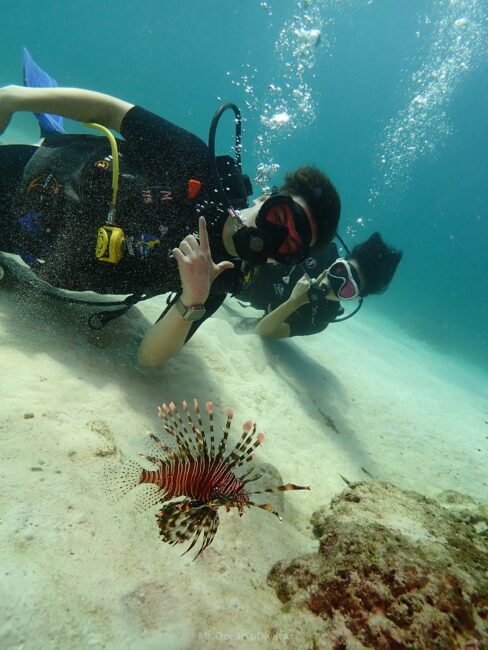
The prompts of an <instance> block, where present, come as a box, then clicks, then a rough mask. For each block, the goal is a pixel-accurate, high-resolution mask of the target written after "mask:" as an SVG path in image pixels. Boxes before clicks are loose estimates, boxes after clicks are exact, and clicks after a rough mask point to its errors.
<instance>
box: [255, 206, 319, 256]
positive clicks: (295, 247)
mask: <svg viewBox="0 0 488 650" xmlns="http://www.w3.org/2000/svg"><path fill="white" fill-rule="evenodd" d="M271 196H272V195H271ZM280 197H283V200H281V201H280V200H279V199H280ZM268 199H270V195H269V194H268V195H263V196H260V197H259V198H257V199H255V200H254V205H253V207H252V208H249V209H248V210H247V211H246V213H247V214H246V219H245V224H246V226H255V225H256V218H257V216H258V214H259V211H260V210H261V207H262V206H263V203H265V202H266V201H268ZM269 203H271V205H270V207H269V209H268V210H267V212H266V216H265V220H266V222H268V223H270V224H273V225H277V226H282V227H284V228H286V229H287V230H288V236H287V238H286V239H285V241H284V242H283V243H282V244H281V246H280V253H281V254H282V256H284V257H290V258H291V259H293V256H295V255H297V256H298V255H300V251H302V249H305V250H307V251H308V247H309V246H313V244H315V242H316V241H317V225H316V223H315V220H314V218H313V217H312V213H311V210H310V208H309V206H308V204H307V202H306V201H305V200H304V199H303V198H302V197H301V196H296V195H292V196H289V195H276V200H275V201H269ZM293 204H296V205H295V206H293ZM297 206H299V208H301V210H302V211H303V213H304V214H305V217H306V220H308V223H309V225H310V230H311V239H310V236H309V237H308V238H307V239H309V240H310V243H308V242H307V244H305V245H304V242H303V241H302V238H301V236H300V234H299V233H298V232H297V229H296V228H295V219H296V217H295V212H296V210H297V209H298V208H297ZM305 217H303V218H305ZM269 261H272V262H274V260H271V259H270V260H269Z"/></svg>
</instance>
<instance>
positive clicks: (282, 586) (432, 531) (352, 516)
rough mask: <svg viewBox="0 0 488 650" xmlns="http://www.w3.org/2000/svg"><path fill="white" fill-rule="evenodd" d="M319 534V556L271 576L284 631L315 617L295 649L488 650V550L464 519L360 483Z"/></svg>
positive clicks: (325, 511)
mask: <svg viewBox="0 0 488 650" xmlns="http://www.w3.org/2000/svg"><path fill="white" fill-rule="evenodd" d="M451 504H452V500H451ZM312 525H313V528H314V532H315V534H316V536H317V537H319V540H320V543H319V550H318V553H317V554H313V555H309V556H304V557H302V558H298V559H296V560H294V561H292V562H291V563H286V562H281V563H278V564H277V565H276V566H275V567H274V568H273V569H272V571H271V573H270V575H269V584H270V585H271V586H273V587H274V588H275V590H276V593H277V595H278V598H279V599H280V600H281V601H282V602H283V603H286V610H287V612H288V613H284V614H283V627H286V626H287V624H288V622H289V621H287V617H290V614H291V612H293V618H294V623H293V625H295V624H296V617H297V616H299V615H301V616H302V617H305V618H306V617H307V616H310V614H307V612H308V613H310V612H312V613H313V615H315V621H313V622H312V621H311V620H310V618H309V619H308V623H307V622H304V621H302V626H301V629H302V630H305V633H304V637H303V639H302V640H297V642H298V645H297V647H316V648H336V649H340V648H344V649H349V648H351V649H352V648H365V647H366V648H375V649H378V650H381V649H383V648H384V649H385V650H386V649H388V650H389V649H391V648H394V649H398V650H407V649H410V648H415V649H416V650H422V649H424V648H425V649H426V650H427V649H429V650H430V649H433V648H438V649H439V650H441V649H442V650H448V649H450V648H452V649H454V648H464V647H470V644H473V645H472V647H474V648H480V649H481V648H488V616H487V613H488V573H487V567H488V544H487V543H486V539H485V537H484V536H482V535H480V534H478V533H477V531H476V529H475V528H474V526H473V525H470V523H469V521H468V518H467V517H466V514H465V511H463V512H461V513H459V514H458V513H456V511H455V510H453V508H452V507H450V508H449V510H447V509H446V508H445V507H443V506H442V505H441V504H440V503H439V502H437V501H436V500H433V499H427V498H426V497H424V496H422V495H420V494H416V493H415V492H405V491H402V490H400V489H398V488H395V487H394V486H392V485H389V484H385V483H357V484H354V485H351V487H350V488H349V489H348V490H346V491H345V492H344V493H343V494H341V495H340V496H339V497H336V498H335V499H334V500H333V501H332V504H331V507H330V508H329V507H327V508H322V509H321V510H319V511H318V512H316V513H315V514H314V516H313V517H312ZM317 621H319V624H318V625H317ZM320 621H322V623H320ZM293 625H292V624H291V623H290V628H292V627H293ZM307 629H308V630H309V631H310V630H313V631H311V632H310V633H309V635H308V636H307V632H306V630H307ZM300 644H301V645H300Z"/></svg>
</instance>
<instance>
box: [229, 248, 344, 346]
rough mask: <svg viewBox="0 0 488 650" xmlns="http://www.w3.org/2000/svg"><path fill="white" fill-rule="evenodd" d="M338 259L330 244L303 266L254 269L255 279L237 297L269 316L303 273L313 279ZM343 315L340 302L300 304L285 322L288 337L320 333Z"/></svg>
mask: <svg viewBox="0 0 488 650" xmlns="http://www.w3.org/2000/svg"><path fill="white" fill-rule="evenodd" d="M338 257H339V253H338V250H337V246H336V245H335V244H329V245H328V246H327V248H325V249H324V250H323V251H320V252H318V253H317V254H315V255H313V256H312V255H311V256H310V257H308V258H307V259H306V260H305V262H303V264H300V265H298V266H294V267H292V268H290V267H287V266H282V265H273V266H271V265H269V264H267V265H265V266H261V267H259V269H256V272H255V277H254V278H253V280H252V281H251V282H249V284H247V286H246V287H245V288H244V289H243V291H241V292H240V293H239V295H238V298H240V299H241V300H245V301H247V302H250V303H251V305H252V306H253V307H255V308H256V309H263V310H264V311H266V312H267V313H269V312H271V311H273V310H274V309H276V307H278V306H279V305H281V304H282V303H283V302H284V301H285V300H287V299H288V298H289V297H290V295H291V292H292V290H293V287H294V286H295V284H296V283H297V282H298V280H299V279H300V278H301V277H302V276H303V274H304V273H305V272H306V273H308V274H309V275H310V277H313V278H316V277H317V276H318V275H319V274H320V273H322V271H324V269H326V268H328V267H329V266H330V265H331V264H332V262H334V261H335V260H336V259H337V258H338ZM342 313H343V309H342V307H341V304H340V302H338V301H337V300H324V301H323V302H322V303H320V304H317V305H311V304H310V303H307V304H306V305H302V306H301V307H299V308H298V309H297V310H296V311H295V312H293V314H291V315H290V316H288V318H287V319H286V321H285V322H286V323H288V325H289V326H290V336H306V335H309V334H317V333H318V332H322V331H323V330H324V329H325V328H326V327H327V325H328V324H329V323H330V322H331V321H333V320H334V319H335V318H336V317H338V316H340V315H341V314H342Z"/></svg>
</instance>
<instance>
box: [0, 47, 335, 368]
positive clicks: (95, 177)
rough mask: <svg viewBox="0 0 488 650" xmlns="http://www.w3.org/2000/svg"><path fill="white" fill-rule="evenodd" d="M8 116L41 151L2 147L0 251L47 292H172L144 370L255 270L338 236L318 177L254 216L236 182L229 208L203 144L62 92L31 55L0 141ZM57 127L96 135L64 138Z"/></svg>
mask: <svg viewBox="0 0 488 650" xmlns="http://www.w3.org/2000/svg"><path fill="white" fill-rule="evenodd" d="M17 111H29V112H34V113H35V114H36V115H37V117H38V121H39V124H40V126H41V134H42V135H45V138H44V140H43V141H42V144H41V145H40V146H30V145H3V146H0V169H1V174H0V250H2V251H4V252H9V253H14V254H17V255H19V256H20V257H21V258H22V259H23V260H24V262H26V263H27V264H28V265H29V266H30V267H31V269H32V270H33V271H34V272H35V273H36V274H37V275H38V277H40V278H41V279H42V280H44V281H45V282H47V283H49V285H52V286H53V287H57V288H64V289H69V290H72V291H87V290H88V291H95V292H98V293H102V294H121V295H127V294H128V295H129V300H128V302H127V305H128V306H130V305H131V304H134V303H135V302H137V300H140V299H142V298H146V297H151V296H156V295H160V294H163V293H167V292H175V293H176V296H175V297H173V299H172V300H171V301H170V302H169V303H168V305H167V307H166V309H165V310H164V312H163V313H162V315H161V317H160V319H159V320H158V321H157V322H156V323H155V324H154V326H153V327H152V328H151V329H150V330H149V331H148V332H147V333H146V335H145V336H144V338H143V340H142V342H141V345H140V347H139V355H138V360H139V362H140V363H141V364H142V365H147V366H154V365H158V364H161V363H163V362H164V361H165V360H167V359H168V358H169V357H171V356H173V355H175V354H177V353H178V351H179V350H180V349H181V347H182V346H183V345H184V343H185V342H186V341H187V340H188V339H189V338H190V337H191V336H192V335H193V334H194V332H195V331H196V329H197V328H198V327H199V326H200V324H201V323H202V322H203V321H204V320H205V319H206V318H208V317H209V316H210V315H211V314H212V313H214V312H215V310H216V309H217V308H218V307H219V306H220V304H221V303H222V302H223V300H224V299H225V296H226V295H227V294H228V293H232V294H235V293H237V292H238V291H239V290H240V289H241V288H242V285H243V281H244V280H243V278H244V277H245V276H246V274H247V273H248V272H249V269H250V268H253V267H254V266H255V265H261V264H264V263H266V262H267V261H268V260H275V261H277V262H279V263H281V264H285V265H293V264H298V263H300V262H302V261H303V260H305V259H306V258H307V257H308V256H309V254H310V251H314V250H317V249H319V248H320V247H322V246H325V245H326V244H327V243H328V242H329V241H330V240H331V239H332V237H333V235H334V233H335V231H336V228H337V224H338V220H339V215H340V199H339V196H338V194H337V191H336V189H335V188H334V186H333V184H332V183H331V182H330V180H329V179H328V178H327V177H326V176H325V175H324V174H323V173H322V172H321V171H319V170H318V169H316V168H313V167H301V168H299V169H298V170H297V171H295V172H292V173H289V174H287V175H286V177H285V181H284V184H283V186H282V187H281V188H280V190H279V192H278V193H275V194H274V195H273V196H271V197H269V199H268V200H267V201H265V202H264V203H262V205H260V206H252V207H250V208H248V207H246V206H247V205H248V204H247V196H248V195H249V194H250V192H251V190H250V188H249V187H248V185H246V183H245V182H242V179H240V181H241V185H242V186H243V187H244V195H243V196H242V195H241V197H240V198H239V200H238V201H237V203H236V204H234V205H233V204H232V203H231V201H230V200H229V197H228V196H227V194H226V191H225V189H224V187H227V186H228V185H229V184H230V185H232V184H235V183H234V182H233V179H232V178H231V177H232V176H233V175H234V176H235V170H234V169H233V168H232V165H230V163H229V161H227V163H229V164H228V167H226V164H224V165H221V166H220V169H218V167H217V166H216V165H215V160H214V157H213V156H212V155H211V154H210V149H209V147H208V146H207V145H206V144H205V143H204V142H203V141H202V140H200V138H198V137H197V136H195V135H193V134H192V133H190V132H188V131H186V130H184V129H182V128H180V127H178V126H176V125H174V124H172V123H170V122H168V121H167V120H165V119H163V118H162V117H159V116H158V115H155V114H153V113H151V112H150V111H148V110H146V109H144V108H142V107H140V106H135V105H133V104H130V103H128V102H126V101H123V100H121V99H117V98H115V97H111V96H109V95H105V94H101V93H98V92H92V91H88V90H81V89H77V88H60V87H58V86H57V84H56V82H55V81H54V80H53V79H52V78H51V77H49V76H48V75H47V74H46V73H44V71H42V70H41V69H40V68H39V67H38V66H37V65H36V64H35V63H34V61H33V60H32V59H31V57H30V56H29V54H28V52H27V51H26V50H24V86H15V85H11V86H6V87H3V88H0V134H1V133H3V132H4V131H5V129H6V128H7V126H8V124H9V122H10V119H11V117H12V115H13V114H14V113H15V112H17ZM63 117H65V118H69V119H73V120H77V121H79V122H83V123H88V126H90V127H93V128H96V129H98V131H101V132H102V134H101V135H85V134H80V135H76V134H67V133H65V132H64V126H63V123H62V118H63ZM110 130H114V131H117V132H119V133H120V134H121V135H122V138H123V139H118V140H116V139H115V138H114V137H113V134H112V133H111V132H110ZM229 158H230V157H229ZM224 162H225V161H224ZM237 171H238V172H239V170H237ZM228 177H229V178H228ZM237 181H239V179H237ZM237 184H238V185H239V182H237ZM175 261H176V263H175Z"/></svg>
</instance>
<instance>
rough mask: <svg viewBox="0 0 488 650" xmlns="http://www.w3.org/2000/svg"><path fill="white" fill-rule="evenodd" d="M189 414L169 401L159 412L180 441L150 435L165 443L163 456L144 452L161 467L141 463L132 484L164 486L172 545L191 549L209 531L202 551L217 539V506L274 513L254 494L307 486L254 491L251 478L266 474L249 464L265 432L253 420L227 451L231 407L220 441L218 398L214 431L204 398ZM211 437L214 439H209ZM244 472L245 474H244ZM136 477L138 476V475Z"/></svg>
mask: <svg viewBox="0 0 488 650" xmlns="http://www.w3.org/2000/svg"><path fill="white" fill-rule="evenodd" d="M182 406H183V412H184V419H183V418H182V417H181V416H180V414H179V412H178V410H177V408H176V406H175V404H174V403H173V402H170V404H169V405H166V404H163V405H162V406H161V407H160V408H159V409H158V415H159V417H160V418H161V419H162V420H163V422H164V424H163V428H164V430H165V431H166V432H167V433H169V434H170V435H171V436H172V437H173V438H174V440H175V442H176V449H172V448H170V447H168V446H167V445H165V444H164V443H163V442H162V441H161V440H160V439H159V438H158V437H157V436H155V435H154V434H150V437H151V439H152V440H153V441H154V442H155V443H156V445H157V446H158V448H159V454H158V456H147V455H142V456H143V457H144V458H145V459H146V460H148V461H149V462H150V463H152V464H153V466H155V469H154V470H147V469H142V468H140V467H139V468H137V469H136V471H137V473H138V474H139V475H138V478H137V479H136V480H134V482H133V483H130V482H126V485H127V486H128V487H135V485H137V484H152V485H155V486H156V487H157V488H158V493H157V494H158V502H160V503H161V505H160V509H159V511H158V512H157V514H156V517H157V523H158V526H159V532H160V535H161V537H162V539H163V540H164V541H165V542H168V543H170V544H173V545H174V544H179V543H184V542H190V544H189V547H188V549H187V550H186V551H185V552H188V551H190V550H191V549H192V548H193V547H194V546H195V544H196V543H197V541H198V539H199V538H200V535H201V534H203V539H202V542H201V546H200V550H199V551H198V553H197V556H196V557H198V555H200V553H201V552H202V551H203V550H204V549H205V548H207V546H209V544H211V542H212V541H213V538H214V536H215V533H216V532H217V528H218V525H219V516H218V513H217V509H218V508H219V507H224V508H225V509H226V511H227V512H229V511H230V509H231V508H237V511H238V513H239V515H240V516H242V515H243V514H244V509H245V508H250V507H251V506H255V507H257V508H262V509H264V510H267V511H269V512H272V513H273V514H275V515H276V516H278V517H279V515H278V513H277V512H275V511H274V510H273V507H272V505H271V504H270V503H265V504H257V503H254V502H253V501H251V499H250V498H249V497H250V495H251V494H259V493H260V492H282V491H286V490H305V489H310V488H308V487H300V486H298V485H293V484H291V483H287V484H286V485H278V486H274V487H269V488H266V489H264V490H261V491H258V492H249V491H248V486H249V483H251V482H252V481H255V480H257V479H259V478H261V476H260V475H259V474H254V473H253V472H254V468H253V467H252V466H251V467H250V468H247V469H244V467H245V466H246V465H248V464H249V463H250V461H252V460H253V459H254V450H255V449H256V448H257V447H258V446H259V445H260V444H262V442H263V441H264V435H263V434H257V435H256V425H255V424H253V423H252V422H251V421H250V420H248V421H247V422H245V423H244V425H243V430H242V435H241V438H240V440H239V441H238V442H237V444H236V445H235V447H234V448H233V449H232V451H230V452H229V453H227V450H226V447H227V440H228V436H229V432H230V427H231V423H232V418H233V412H232V410H231V409H227V412H226V414H227V422H226V424H225V427H224V428H223V429H222V434H221V437H220V441H219V443H218V445H217V444H216V441H215V434H214V420H213V413H214V408H213V404H212V402H207V404H206V409H205V410H206V414H207V419H208V424H209V431H208V433H206V432H205V428H204V425H203V421H202V416H201V413H200V408H199V405H198V402H197V401H196V400H194V403H193V407H194V417H195V420H196V421H195V420H194V417H193V416H192V414H191V413H190V409H189V407H188V404H187V403H186V402H183V404H182ZM207 438H209V439H207ZM241 472H242V473H241ZM134 478H135V477H134Z"/></svg>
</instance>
